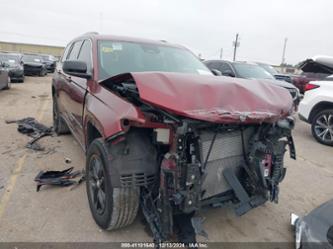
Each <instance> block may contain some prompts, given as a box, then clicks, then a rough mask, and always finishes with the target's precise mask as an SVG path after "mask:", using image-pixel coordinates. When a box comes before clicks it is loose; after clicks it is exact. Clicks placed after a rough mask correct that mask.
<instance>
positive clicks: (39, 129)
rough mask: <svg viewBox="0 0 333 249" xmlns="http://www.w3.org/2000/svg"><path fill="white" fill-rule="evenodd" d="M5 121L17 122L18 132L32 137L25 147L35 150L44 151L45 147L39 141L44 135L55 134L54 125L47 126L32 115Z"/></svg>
mask: <svg viewBox="0 0 333 249" xmlns="http://www.w3.org/2000/svg"><path fill="white" fill-rule="evenodd" d="M5 122H6V124H12V123H17V124H18V127H17V131H18V132H20V133H22V134H26V135H28V136H30V137H32V140H30V141H29V142H28V143H27V145H26V146H25V147H26V148H28V149H32V150H35V151H44V147H42V146H41V145H40V144H38V143H37V141H38V140H39V139H41V138H42V137H45V136H51V135H52V134H53V131H52V127H47V126H45V125H44V124H41V123H39V122H38V121H37V120H36V119H35V118H32V117H27V118H23V119H19V120H6V121H5Z"/></svg>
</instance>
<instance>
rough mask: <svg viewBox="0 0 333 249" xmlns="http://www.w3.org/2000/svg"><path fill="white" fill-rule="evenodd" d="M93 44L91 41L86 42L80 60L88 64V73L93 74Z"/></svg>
mask: <svg viewBox="0 0 333 249" xmlns="http://www.w3.org/2000/svg"><path fill="white" fill-rule="evenodd" d="M91 50H92V47H91V42H90V40H85V41H84V42H83V44H82V47H81V50H80V53H79V56H78V60H79V61H84V62H85V63H86V64H87V73H91V72H92V55H91Z"/></svg>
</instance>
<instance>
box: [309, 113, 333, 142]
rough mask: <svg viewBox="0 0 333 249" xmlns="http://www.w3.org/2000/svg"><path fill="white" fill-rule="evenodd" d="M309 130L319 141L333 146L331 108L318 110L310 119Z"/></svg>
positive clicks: (332, 115)
mask: <svg viewBox="0 0 333 249" xmlns="http://www.w3.org/2000/svg"><path fill="white" fill-rule="evenodd" d="M311 131H312V135H313V137H314V138H315V139H316V140H317V141H318V142H319V143H321V144H324V145H329V146H333V109H327V110H323V111H321V112H319V113H318V114H317V115H316V116H315V117H314V118H313V120H312V124H311Z"/></svg>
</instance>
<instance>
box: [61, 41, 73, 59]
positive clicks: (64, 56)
mask: <svg viewBox="0 0 333 249" xmlns="http://www.w3.org/2000/svg"><path fill="white" fill-rule="evenodd" d="M71 47H72V43H71V44H68V46H67V47H66V48H65V51H64V54H63V55H62V57H61V62H64V61H65V60H66V58H67V55H68V52H69V50H70V48H71Z"/></svg>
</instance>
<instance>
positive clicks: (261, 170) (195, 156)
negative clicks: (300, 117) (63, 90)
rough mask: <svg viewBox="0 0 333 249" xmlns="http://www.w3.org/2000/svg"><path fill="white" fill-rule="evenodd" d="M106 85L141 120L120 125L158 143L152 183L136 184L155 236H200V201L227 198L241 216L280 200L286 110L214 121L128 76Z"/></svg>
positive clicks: (288, 142) (288, 139) (288, 120)
mask: <svg viewBox="0 0 333 249" xmlns="http://www.w3.org/2000/svg"><path fill="white" fill-rule="evenodd" d="M104 86H105V87H107V88H108V89H109V90H111V91H112V92H113V93H115V94H116V95H118V96H119V97H121V98H124V99H126V100H127V101H129V102H130V103H132V104H134V105H135V106H136V107H137V108H139V109H140V110H141V111H142V113H143V114H144V116H145V120H146V123H145V124H144V125H143V124H136V123H133V122H131V121H130V120H126V122H123V124H126V127H128V129H129V130H130V129H131V127H140V128H144V129H148V131H149V132H148V133H149V137H150V141H151V143H152V144H153V146H154V148H155V150H156V154H157V158H156V177H155V181H154V183H153V184H155V187H152V185H153V184H152V185H146V186H142V185H141V186H140V187H141V190H140V195H141V197H140V198H141V208H142V211H143V214H144V215H145V218H146V220H147V222H148V224H149V226H150V228H151V230H152V232H153V235H154V240H155V242H161V241H168V240H170V238H171V237H172V236H173V235H174V234H175V233H176V234H177V235H178V239H179V240H180V241H181V242H184V243H189V242H194V241H195V233H196V234H201V235H205V232H204V231H203V229H202V227H201V220H200V218H199V212H200V209H201V208H203V207H221V206H224V205H225V204H228V205H229V204H231V205H232V206H233V207H234V210H235V212H236V214H237V215H243V214H245V213H246V212H248V211H249V210H251V209H252V208H255V207H257V206H260V205H262V204H263V203H265V202H266V201H268V200H269V201H271V202H275V203H277V202H278V200H279V183H280V182H281V181H282V180H283V179H284V177H285V175H286V168H285V166H284V162H283V160H284V154H285V152H286V147H289V152H290V156H291V158H293V159H296V154H295V147H294V142H293V139H292V135H291V131H292V129H293V127H294V119H293V118H292V117H291V116H286V117H284V118H281V119H279V120H278V121H276V122H272V123H269V122H261V123H242V122H239V123H235V124H233V123H213V122H209V121H202V120H196V119H192V118H188V117H183V116H180V115H176V114H174V113H171V112H169V111H167V110H165V109H163V108H159V107H156V106H155V105H152V104H150V103H147V102H146V101H143V100H142V99H141V98H140V94H139V91H138V88H137V86H136V84H135V81H134V80H133V79H131V80H127V81H125V82H117V83H113V84H104ZM179 220H182V222H181V224H179ZM189 227H190V228H189Z"/></svg>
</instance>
